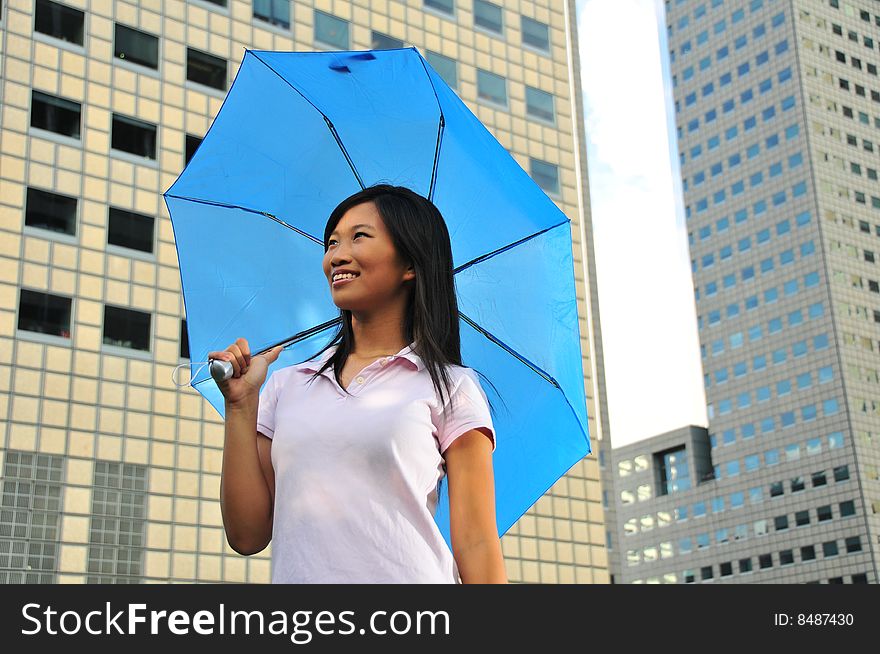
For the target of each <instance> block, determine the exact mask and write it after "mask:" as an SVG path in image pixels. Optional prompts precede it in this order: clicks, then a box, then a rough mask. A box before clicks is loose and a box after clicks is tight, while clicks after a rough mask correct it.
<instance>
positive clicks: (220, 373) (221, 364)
mask: <svg viewBox="0 0 880 654" xmlns="http://www.w3.org/2000/svg"><path fill="white" fill-rule="evenodd" d="M210 365H211V377H213V378H214V381H216V382H221V381H226V380H227V379H232V375H233V374H234V372H235V371H234V369H233V367H232V364H231V363H230V362H229V361H220V360H219V359H211V361H210Z"/></svg>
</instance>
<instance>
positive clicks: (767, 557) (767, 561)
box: [758, 554, 773, 570]
mask: <svg viewBox="0 0 880 654" xmlns="http://www.w3.org/2000/svg"><path fill="white" fill-rule="evenodd" d="M758 567H759V568H761V570H764V569H766V568H772V567H773V555H772V554H761V555H760V556H759V557H758Z"/></svg>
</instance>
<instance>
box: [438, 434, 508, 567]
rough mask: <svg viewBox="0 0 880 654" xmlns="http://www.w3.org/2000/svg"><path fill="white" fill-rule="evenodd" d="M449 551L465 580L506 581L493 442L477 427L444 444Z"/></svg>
mask: <svg viewBox="0 0 880 654" xmlns="http://www.w3.org/2000/svg"><path fill="white" fill-rule="evenodd" d="M444 457H445V459H446V474H447V477H448V479H449V524H450V535H451V537H452V553H453V556H455V562H456V564H457V565H458V571H459V573H460V574H461V581H462V583H465V584H506V583H507V572H506V571H505V569H504V556H503V555H502V553H501V540H500V539H499V538H498V528H497V526H496V523H495V479H494V475H493V471H492V442H491V441H490V440H489V438H488V437H487V436H486V435H485V434H484V433H483V432H481V431H479V430H478V429H472V430H470V431H469V432H467V433H465V434H462V435H461V436H459V437H458V438H457V439H455V441H453V442H452V444H451V445H450V446H449V447H448V448H446V451H445V453H444Z"/></svg>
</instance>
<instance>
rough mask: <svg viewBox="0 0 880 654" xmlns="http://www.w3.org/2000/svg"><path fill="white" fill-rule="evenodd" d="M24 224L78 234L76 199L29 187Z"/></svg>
mask: <svg viewBox="0 0 880 654" xmlns="http://www.w3.org/2000/svg"><path fill="white" fill-rule="evenodd" d="M24 224H25V225H29V226H31V227H37V228H39V229H48V230H49V231H51V232H59V233H61V234H70V235H71V236H73V235H74V234H76V198H69V197H67V196H66V195H59V194H57V193H50V192H49V191H42V190H40V189H36V188H30V187H28V190H27V202H26V209H25V217H24Z"/></svg>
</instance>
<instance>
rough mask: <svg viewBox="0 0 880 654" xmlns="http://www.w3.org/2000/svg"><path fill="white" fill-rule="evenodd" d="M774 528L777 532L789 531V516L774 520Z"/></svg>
mask: <svg viewBox="0 0 880 654" xmlns="http://www.w3.org/2000/svg"><path fill="white" fill-rule="evenodd" d="M773 527H774V529H776V531H785V530H786V529H788V516H787V515H778V516H776V517H775V518H773Z"/></svg>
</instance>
